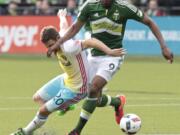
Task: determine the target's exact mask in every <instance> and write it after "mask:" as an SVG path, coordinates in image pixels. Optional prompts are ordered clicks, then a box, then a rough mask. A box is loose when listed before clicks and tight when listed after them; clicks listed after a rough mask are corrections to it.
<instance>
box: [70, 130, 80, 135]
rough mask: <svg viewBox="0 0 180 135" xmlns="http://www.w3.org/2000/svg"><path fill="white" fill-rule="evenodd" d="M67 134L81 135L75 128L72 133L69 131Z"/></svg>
mask: <svg viewBox="0 0 180 135" xmlns="http://www.w3.org/2000/svg"><path fill="white" fill-rule="evenodd" d="M67 135H80V134H79V133H78V132H76V131H75V130H73V131H71V132H70V133H68V134H67Z"/></svg>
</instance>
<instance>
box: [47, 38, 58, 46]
mask: <svg viewBox="0 0 180 135" xmlns="http://www.w3.org/2000/svg"><path fill="white" fill-rule="evenodd" d="M55 43H56V41H55V40H52V39H50V40H49V41H47V42H46V43H45V46H46V47H47V48H49V47H51V46H53V45H54V44H55Z"/></svg>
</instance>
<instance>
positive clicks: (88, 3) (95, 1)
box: [80, 0, 100, 9]
mask: <svg viewBox="0 0 180 135" xmlns="http://www.w3.org/2000/svg"><path fill="white" fill-rule="evenodd" d="M99 2H100V0H87V1H86V2H85V3H84V4H83V5H82V7H80V9H83V8H85V7H87V6H93V5H96V4H98V3H99Z"/></svg>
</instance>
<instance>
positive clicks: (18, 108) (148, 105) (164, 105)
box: [0, 103, 180, 111]
mask: <svg viewBox="0 0 180 135" xmlns="http://www.w3.org/2000/svg"><path fill="white" fill-rule="evenodd" d="M176 106H180V103H179V104H177V103H171V104H129V105H126V107H176ZM76 108H78V109H80V108H81V106H77V107H76ZM37 109H38V107H1V108H0V111H29V110H37Z"/></svg>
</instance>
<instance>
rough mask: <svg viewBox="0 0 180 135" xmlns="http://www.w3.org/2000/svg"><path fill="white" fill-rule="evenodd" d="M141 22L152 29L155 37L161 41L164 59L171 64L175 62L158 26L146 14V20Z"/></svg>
mask: <svg viewBox="0 0 180 135" xmlns="http://www.w3.org/2000/svg"><path fill="white" fill-rule="evenodd" d="M141 22H142V23H144V24H145V25H147V26H148V27H149V28H150V29H151V31H152V33H153V34H154V35H155V37H156V38H157V40H158V41H159V44H160V47H161V50H162V54H163V56H164V58H165V59H167V60H168V62H169V63H172V62H173V54H172V53H171V51H170V49H169V48H168V47H167V46H166V43H165V40H164V38H163V36H162V34H161V32H160V30H159V28H158V26H157V25H156V24H155V23H154V21H153V20H152V19H151V18H150V17H148V16H147V15H146V14H144V18H143V19H142V21H141Z"/></svg>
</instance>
